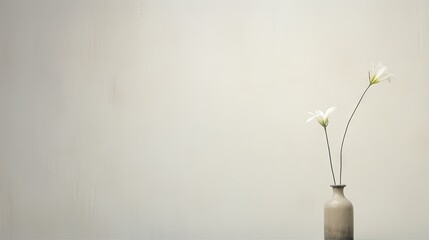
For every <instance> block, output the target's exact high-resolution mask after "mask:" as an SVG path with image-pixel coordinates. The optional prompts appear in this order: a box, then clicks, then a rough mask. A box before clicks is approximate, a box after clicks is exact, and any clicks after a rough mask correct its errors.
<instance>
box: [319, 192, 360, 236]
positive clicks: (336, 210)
mask: <svg viewBox="0 0 429 240" xmlns="http://www.w3.org/2000/svg"><path fill="white" fill-rule="evenodd" d="M345 186H346V185H331V187H332V190H333V194H332V197H331V199H329V201H327V202H326V203H325V221H324V222H325V240H353V205H352V203H351V202H350V201H349V200H348V199H347V198H346V197H345V196H344V187H345Z"/></svg>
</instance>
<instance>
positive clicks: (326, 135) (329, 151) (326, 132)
mask: <svg viewBox="0 0 429 240" xmlns="http://www.w3.org/2000/svg"><path fill="white" fill-rule="evenodd" d="M323 129H325V137H326V143H327V144H328V153H329V163H330V164H331V171H332V178H333V179H334V185H337V183H336V182H335V175H334V168H333V167H332V157H331V148H330V147H329V140H328V131H327V130H326V127H323Z"/></svg>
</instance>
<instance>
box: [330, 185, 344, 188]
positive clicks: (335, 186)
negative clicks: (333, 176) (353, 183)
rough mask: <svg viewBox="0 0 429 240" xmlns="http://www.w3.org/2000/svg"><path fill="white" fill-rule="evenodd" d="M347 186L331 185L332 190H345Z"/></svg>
mask: <svg viewBox="0 0 429 240" xmlns="http://www.w3.org/2000/svg"><path fill="white" fill-rule="evenodd" d="M345 187H346V185H344V184H343V185H331V188H345Z"/></svg>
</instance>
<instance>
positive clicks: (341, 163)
mask: <svg viewBox="0 0 429 240" xmlns="http://www.w3.org/2000/svg"><path fill="white" fill-rule="evenodd" d="M371 86H372V84H371V83H370V84H369V85H368V87H367V88H366V89H365V91H364V92H363V94H362V96H361V97H360V99H359V102H358V103H357V105H356V107H355V110H353V113H352V115H351V116H350V119H349V121H348V122H347V126H346V130H345V131H344V135H343V140H342V141H341V149H340V185H341V177H342V172H343V146H344V140H345V139H346V134H347V130H348V129H349V125H350V122H351V121H352V118H353V116H354V115H355V112H356V110H357V108H358V107H359V105H360V102H361V101H362V99H363V97H364V96H365V94H366V92H367V91H368V89H369V87H371Z"/></svg>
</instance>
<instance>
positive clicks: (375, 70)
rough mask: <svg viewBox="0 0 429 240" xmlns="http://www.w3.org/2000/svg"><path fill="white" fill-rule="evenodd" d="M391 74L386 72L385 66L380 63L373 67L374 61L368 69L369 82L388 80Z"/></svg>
mask: <svg viewBox="0 0 429 240" xmlns="http://www.w3.org/2000/svg"><path fill="white" fill-rule="evenodd" d="M392 76H393V74H390V73H388V72H387V67H386V66H384V65H383V64H382V63H379V64H378V65H377V67H374V63H373V64H372V68H371V70H370V71H369V83H370V84H371V85H372V84H376V83H379V82H381V81H383V80H387V81H389V82H390V78H391V77H392Z"/></svg>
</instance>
